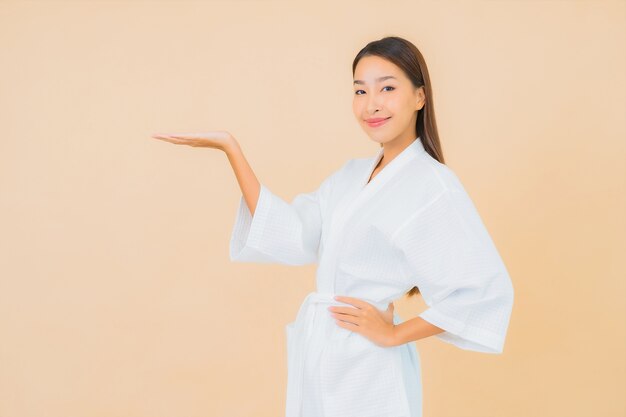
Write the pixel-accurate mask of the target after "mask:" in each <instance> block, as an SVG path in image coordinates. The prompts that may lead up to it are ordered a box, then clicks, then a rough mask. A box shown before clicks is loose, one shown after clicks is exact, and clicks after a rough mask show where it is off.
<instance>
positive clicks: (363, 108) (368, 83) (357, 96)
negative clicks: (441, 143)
mask: <svg viewBox="0 0 626 417" xmlns="http://www.w3.org/2000/svg"><path fill="white" fill-rule="evenodd" d="M353 85H354V100H353V102H352V110H353V112H354V116H355V117H356V119H357V121H358V122H359V124H360V126H361V127H362V128H363V130H364V131H365V132H366V133H367V135H368V136H369V137H370V138H371V139H372V140H373V141H375V142H378V143H386V142H390V141H393V140H396V139H397V140H398V141H399V142H404V141H410V140H412V139H415V136H416V132H415V124H416V121H417V110H420V109H421V108H422V107H424V101H425V95H424V88H423V87H420V88H417V89H416V88H414V87H413V84H412V83H411V80H409V79H408V78H407V77H406V75H404V72H403V71H402V70H401V69H400V68H399V67H398V66H396V65H395V64H393V63H391V62H390V61H387V60H386V59H384V58H381V57H379V56H372V55H370V56H366V57H363V58H361V60H360V61H359V63H358V64H357V66H356V69H355V71H354V84H353ZM381 118H382V119H386V120H385V121H383V122H382V123H376V122H371V123H370V122H368V121H367V120H368V119H381Z"/></svg>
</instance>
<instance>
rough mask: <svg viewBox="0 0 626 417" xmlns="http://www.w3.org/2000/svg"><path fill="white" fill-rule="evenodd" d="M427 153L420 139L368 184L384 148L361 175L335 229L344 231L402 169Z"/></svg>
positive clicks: (339, 216) (343, 207) (338, 218)
mask: <svg viewBox="0 0 626 417" xmlns="http://www.w3.org/2000/svg"><path fill="white" fill-rule="evenodd" d="M423 153H426V150H425V149H424V146H423V145H422V141H421V139H420V138H419V137H418V138H417V139H415V140H414V141H413V142H411V144H410V145H409V146H407V147H406V148H405V149H404V150H403V151H402V152H400V153H399V154H398V155H396V157H395V158H393V159H392V160H391V161H390V162H389V163H388V164H387V165H385V167H384V168H383V169H382V170H380V171H379V172H378V174H376V176H375V177H374V178H373V179H372V180H371V181H370V182H369V183H368V182H367V181H368V179H369V178H370V177H371V175H372V172H373V171H374V168H375V167H376V165H378V162H379V161H380V159H381V158H382V157H383V148H381V149H380V151H379V152H378V154H377V155H376V156H374V157H373V158H372V160H371V162H370V163H369V164H368V165H367V170H366V171H365V172H363V173H360V175H359V177H358V178H359V182H358V185H357V187H356V189H355V191H354V193H353V194H351V198H349V199H347V200H349V201H346V202H345V203H344V204H345V205H343V206H342V208H341V209H340V212H339V213H338V216H337V219H336V220H335V222H334V225H333V228H340V229H342V228H343V226H345V224H346V220H347V219H349V218H350V216H352V215H353V214H354V213H355V212H356V211H357V210H358V209H359V208H360V207H362V206H363V205H364V204H365V203H367V202H368V201H369V200H371V199H372V198H373V197H374V196H375V195H376V193H377V192H378V191H380V190H381V189H382V188H383V187H384V186H385V184H387V183H389V181H391V180H392V179H393V178H394V177H395V175H396V174H398V172H400V171H401V170H402V168H403V167H404V166H405V165H406V164H408V163H410V162H411V161H413V160H414V159H415V158H416V157H418V156H420V155H422V154H423Z"/></svg>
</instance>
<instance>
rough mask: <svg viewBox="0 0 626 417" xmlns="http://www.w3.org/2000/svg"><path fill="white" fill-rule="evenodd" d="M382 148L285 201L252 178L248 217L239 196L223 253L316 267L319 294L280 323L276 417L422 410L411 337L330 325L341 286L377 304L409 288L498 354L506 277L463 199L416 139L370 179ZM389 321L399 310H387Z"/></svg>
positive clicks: (431, 315) (461, 341)
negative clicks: (394, 338)
mask: <svg viewBox="0 0 626 417" xmlns="http://www.w3.org/2000/svg"><path fill="white" fill-rule="evenodd" d="M382 152H383V150H382V148H381V149H380V151H379V152H378V154H377V155H376V156H374V157H371V158H359V159H351V160H349V161H348V162H347V163H346V164H344V165H343V166H342V167H341V168H340V169H338V170H337V171H335V172H333V173H332V174H331V175H329V176H328V177H327V178H326V179H325V180H324V181H323V182H322V184H321V185H320V187H319V188H318V189H317V190H315V191H313V192H310V193H302V194H298V195H297V196H296V197H295V198H294V199H293V200H292V202H291V203H287V202H285V201H284V200H283V199H281V198H280V197H278V196H276V195H275V194H273V193H272V192H271V191H270V190H269V189H268V188H267V187H265V185H263V184H261V192H260V195H259V201H258V203H257V207H256V211H255V213H254V217H253V216H251V215H250V210H249V208H248V206H247V204H246V202H245V200H244V198H243V196H241V198H240V202H239V207H238V211H237V216H236V219H235V224H234V228H233V231H232V235H231V240H230V248H229V254H230V259H231V260H232V261H236V262H263V263H265V262H272V263H282V264H287V265H304V264H310V263H316V264H318V267H317V272H316V284H317V291H314V292H311V293H309V294H308V295H307V297H305V299H304V301H303V303H302V305H301V306H300V309H299V311H298V315H297V317H296V320H295V321H293V322H292V323H289V324H288V325H287V326H286V328H285V329H286V337H287V353H288V381H287V403H286V410H285V411H286V417H421V415H422V397H421V395H422V392H421V375H420V372H421V371H420V363H419V356H418V354H417V352H416V350H415V347H414V346H413V344H408V343H407V344H404V345H401V346H394V347H381V346H378V345H376V344H374V343H373V342H371V341H370V340H369V339H367V338H365V337H363V336H361V335H360V334H358V333H356V332H352V331H350V330H348V329H344V328H341V327H339V326H338V325H337V324H336V323H335V320H334V318H333V317H332V316H331V315H330V312H329V311H328V310H327V307H328V306H329V305H343V306H350V305H348V304H344V303H341V302H338V301H336V300H334V299H333V296H334V295H346V296H350V297H356V298H360V299H362V300H364V301H367V302H369V303H371V304H373V305H374V306H376V307H377V308H379V309H381V310H385V309H386V308H387V305H388V303H389V302H392V301H393V300H395V299H397V298H400V297H402V296H403V295H404V294H405V293H406V292H407V291H408V290H409V289H411V288H412V287H413V286H418V287H419V288H420V291H421V293H422V296H423V297H424V301H425V302H426V304H427V305H428V309H426V310H425V311H424V312H422V313H421V314H420V317H422V318H423V319H424V320H427V321H429V322H431V323H433V324H435V325H436V326H438V327H441V328H443V329H444V330H445V332H443V333H440V334H438V335H436V337H438V338H439V339H440V340H442V341H444V342H447V343H451V344H453V345H455V346H458V347H459V348H462V349H467V350H473V351H477V352H488V353H501V352H502V351H503V347H504V340H505V336H506V333H507V329H508V324H509V318H510V314H511V310H512V306H513V285H512V283H511V280H510V277H509V275H508V273H507V270H506V268H505V266H504V264H503V262H502V260H501V258H500V256H499V254H498V252H497V250H496V248H495V246H494V244H493V242H492V240H491V238H490V236H489V234H488V232H487V230H486V228H485V226H484V224H483V223H482V221H481V219H480V216H479V215H478V212H477V211H476V209H475V207H474V205H473V203H472V201H471V199H470V198H469V196H468V195H467V193H466V192H465V190H464V188H463V186H462V184H461V182H460V181H459V179H458V178H457V177H456V175H455V174H454V173H453V172H452V171H451V170H450V168H448V167H447V166H446V165H444V164H441V163H439V162H437V160H435V159H434V158H432V157H431V156H430V155H429V154H428V153H427V152H426V151H425V150H424V147H423V145H422V143H421V139H420V138H417V139H416V140H415V141H413V142H412V143H411V145H409V146H408V147H407V148H405V149H404V150H403V151H402V152H401V153H400V154H399V155H397V156H396V157H395V158H394V159H392V160H391V162H389V163H388V164H387V165H386V166H385V167H384V168H383V169H382V170H381V171H380V172H379V173H378V174H377V175H376V176H375V177H374V178H373V179H372V180H371V181H370V182H369V183H368V182H367V181H368V179H369V177H370V174H371V173H372V171H373V169H374V167H375V166H376V165H377V164H378V161H379V160H380V158H381V157H382V155H383V153H382ZM394 322H396V323H399V322H400V320H399V317H398V316H394Z"/></svg>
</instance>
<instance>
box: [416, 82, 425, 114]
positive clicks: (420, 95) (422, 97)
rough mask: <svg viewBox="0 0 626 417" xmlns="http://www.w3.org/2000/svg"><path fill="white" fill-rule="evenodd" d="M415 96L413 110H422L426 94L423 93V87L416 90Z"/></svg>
mask: <svg viewBox="0 0 626 417" xmlns="http://www.w3.org/2000/svg"><path fill="white" fill-rule="evenodd" d="M416 95H417V99H416V100H415V110H422V108H423V107H424V105H425V104H426V93H425V91H424V86H421V87H419V88H418V89H417V90H416Z"/></svg>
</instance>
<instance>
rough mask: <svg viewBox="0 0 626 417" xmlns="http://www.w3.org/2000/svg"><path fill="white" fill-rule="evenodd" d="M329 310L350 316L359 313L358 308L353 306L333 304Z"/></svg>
mask: <svg viewBox="0 0 626 417" xmlns="http://www.w3.org/2000/svg"><path fill="white" fill-rule="evenodd" d="M330 311H331V312H335V313H340V314H349V315H351V316H356V315H358V314H359V313H360V311H361V310H360V309H358V308H355V307H337V306H334V307H333V308H332V310H330Z"/></svg>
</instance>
